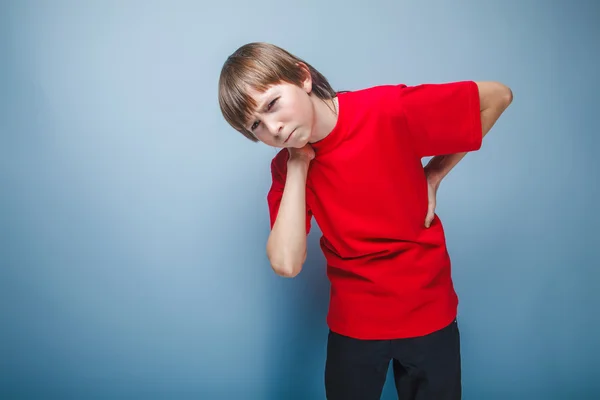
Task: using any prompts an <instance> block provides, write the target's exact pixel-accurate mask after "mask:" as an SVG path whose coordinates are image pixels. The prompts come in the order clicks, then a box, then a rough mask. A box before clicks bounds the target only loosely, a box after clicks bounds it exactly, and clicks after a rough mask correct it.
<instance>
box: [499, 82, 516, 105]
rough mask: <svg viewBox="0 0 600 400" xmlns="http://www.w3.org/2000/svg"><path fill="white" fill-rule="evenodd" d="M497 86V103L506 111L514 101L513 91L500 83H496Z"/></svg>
mask: <svg viewBox="0 0 600 400" xmlns="http://www.w3.org/2000/svg"><path fill="white" fill-rule="evenodd" d="M496 86H497V88H496V101H497V103H498V104H499V106H500V107H501V108H502V109H506V108H507V107H508V106H510V104H511V103H512V101H513V92H512V89H511V88H510V87H508V86H506V85H505V84H503V83H500V82H496Z"/></svg>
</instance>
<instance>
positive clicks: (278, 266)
mask: <svg viewBox="0 0 600 400" xmlns="http://www.w3.org/2000/svg"><path fill="white" fill-rule="evenodd" d="M267 257H268V259H269V263H270V264H271V268H272V269H273V271H274V272H275V273H276V274H277V275H279V276H281V277H284V278H295V277H296V276H297V275H298V274H299V273H300V271H302V265H303V264H304V261H305V260H306V249H305V250H304V256H303V257H302V259H298V257H295V256H293V255H291V254H282V253H280V252H275V251H274V250H273V248H272V246H271V245H267Z"/></svg>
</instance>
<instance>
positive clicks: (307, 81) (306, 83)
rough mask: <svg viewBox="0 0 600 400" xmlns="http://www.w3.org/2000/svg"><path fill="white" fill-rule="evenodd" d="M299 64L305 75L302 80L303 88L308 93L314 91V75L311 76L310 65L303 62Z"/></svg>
mask: <svg viewBox="0 0 600 400" xmlns="http://www.w3.org/2000/svg"><path fill="white" fill-rule="evenodd" d="M297 65H298V68H300V70H301V72H302V75H303V76H304V77H305V78H304V80H303V81H302V89H304V91H305V92H306V93H310V92H311V91H312V77H311V76H310V70H309V69H308V66H307V65H306V64H304V63H302V62H299V63H298V64H297Z"/></svg>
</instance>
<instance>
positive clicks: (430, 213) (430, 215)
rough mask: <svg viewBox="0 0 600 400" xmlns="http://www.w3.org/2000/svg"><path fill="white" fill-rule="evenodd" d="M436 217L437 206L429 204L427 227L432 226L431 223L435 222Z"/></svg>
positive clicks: (426, 219) (426, 218)
mask: <svg viewBox="0 0 600 400" xmlns="http://www.w3.org/2000/svg"><path fill="white" fill-rule="evenodd" d="M434 218H435V207H434V206H433V205H430V206H429V209H428V210H427V216H426V217H425V227H426V228H429V227H430V226H431V223H432V222H433V219H434Z"/></svg>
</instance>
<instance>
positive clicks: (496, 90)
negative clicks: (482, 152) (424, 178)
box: [425, 82, 512, 182]
mask: <svg viewBox="0 0 600 400" xmlns="http://www.w3.org/2000/svg"><path fill="white" fill-rule="evenodd" d="M478 85H479V86H480V104H481V107H480V109H481V111H480V118H481V130H482V132H481V134H482V140H483V137H485V135H487V133H488V132H489V131H490V130H491V129H492V127H493V126H494V124H495V123H496V121H497V120H498V118H500V116H501V115H502V113H503V112H504V111H505V110H506V108H507V107H508V106H509V105H510V103H511V102H512V91H511V90H510V89H509V88H508V87H506V86H504V85H502V84H499V83H496V82H482V83H478ZM465 155H467V153H466V152H462V153H455V154H448V155H441V156H435V157H433V158H432V159H431V160H430V161H429V162H428V163H427V166H426V167H425V169H426V171H427V173H428V176H430V178H431V179H434V180H437V181H438V182H439V181H441V180H442V179H444V177H446V175H448V173H449V172H450V171H451V170H452V168H454V167H455V166H456V164H458V163H459V161H460V160H462V159H463V158H464V156H465Z"/></svg>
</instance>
